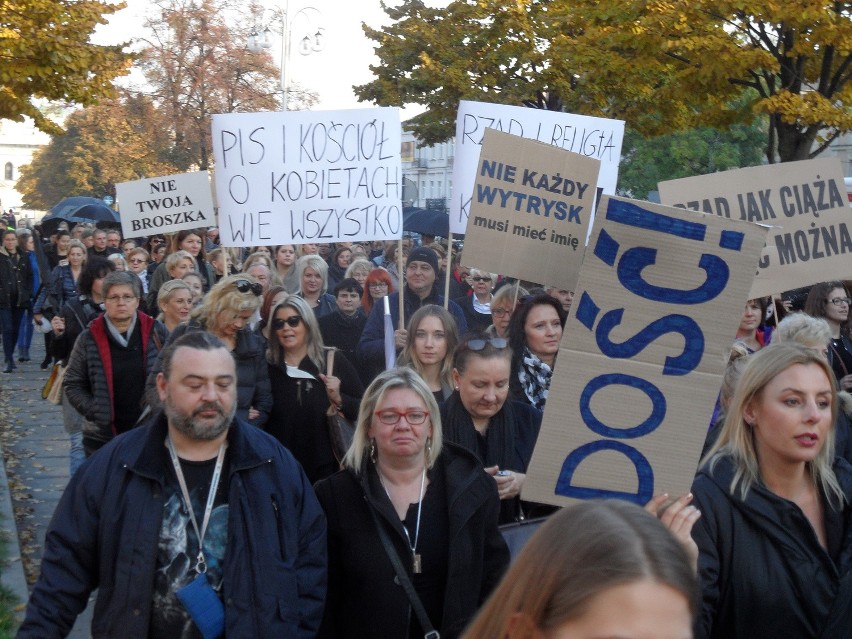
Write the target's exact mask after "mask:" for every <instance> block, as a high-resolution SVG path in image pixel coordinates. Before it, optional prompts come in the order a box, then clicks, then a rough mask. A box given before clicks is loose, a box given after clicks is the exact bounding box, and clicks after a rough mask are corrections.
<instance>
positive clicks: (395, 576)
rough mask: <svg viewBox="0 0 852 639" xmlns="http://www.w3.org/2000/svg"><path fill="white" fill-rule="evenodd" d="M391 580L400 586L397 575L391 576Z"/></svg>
mask: <svg viewBox="0 0 852 639" xmlns="http://www.w3.org/2000/svg"><path fill="white" fill-rule="evenodd" d="M393 582H394V583H395V584H396V585H397V586H401V585H402V584H400V583H399V577H398V576H397V575H394V576H393Z"/></svg>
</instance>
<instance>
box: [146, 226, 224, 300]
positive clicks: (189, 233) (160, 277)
mask: <svg viewBox="0 0 852 639" xmlns="http://www.w3.org/2000/svg"><path fill="white" fill-rule="evenodd" d="M204 239H205V233H204V230H203V229H188V230H183V231H178V232H177V233H175V234H174V235H172V236H171V238H170V239H169V254H171V253H176V252H177V251H186V252H187V253H189V254H190V255H191V256H192V259H193V260H195V270H196V271H198V272H199V273H200V274H201V277H202V278H204V292H205V293H206V292H207V291H209V290H210V288H211V287H212V286H213V284H215V283H216V276H215V275H214V273H213V267H212V266H210V264H209V263H208V262H207V256H206V255H205V253H204ZM170 279H172V277H171V276H170V275H169V272H168V271H167V270H166V266H165V264H163V263H161V264H160V265H159V266H158V267H157V269H156V270H155V271H154V274H153V275H152V276H151V277H150V279H149V282H148V296H147V303H148V308H156V307H157V291H159V290H160V286H162V285H163V282H167V281H169V280H170Z"/></svg>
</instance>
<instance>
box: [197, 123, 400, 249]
mask: <svg viewBox="0 0 852 639" xmlns="http://www.w3.org/2000/svg"><path fill="white" fill-rule="evenodd" d="M400 135H401V127H400V121H399V110H398V109H396V108H377V109H352V110H347V111H289V112H275V113H229V114H225V115H214V116H213V152H214V156H215V160H216V172H215V175H214V177H215V184H216V199H217V201H218V203H219V236H220V238H221V241H222V244H223V245H224V246H249V245H272V244H302V243H305V242H310V243H327V242H336V241H339V240H346V241H351V242H357V241H365V240H389V239H396V238H399V237H402V203H401V200H400V196H401V193H402V190H401V189H402V169H401V163H400V148H401V147H400Z"/></svg>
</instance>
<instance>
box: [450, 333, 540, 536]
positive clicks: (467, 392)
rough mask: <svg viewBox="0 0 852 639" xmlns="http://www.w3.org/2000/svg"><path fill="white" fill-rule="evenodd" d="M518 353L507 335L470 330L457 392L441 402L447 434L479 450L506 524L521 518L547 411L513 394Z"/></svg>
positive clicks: (458, 359)
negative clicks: (512, 378)
mask: <svg viewBox="0 0 852 639" xmlns="http://www.w3.org/2000/svg"><path fill="white" fill-rule="evenodd" d="M511 358H512V353H511V351H510V350H509V348H508V344H507V342H506V340H505V339H503V338H502V337H493V338H492V337H489V336H487V335H485V334H484V333H468V334H467V335H466V336H465V337H464V339H462V341H461V343H460V344H459V345H458V347H457V348H456V352H455V367H454V368H453V386H454V388H455V391H454V392H453V394H452V395H450V397H449V398H448V399H447V401H446V402H444V403H443V404H441V422H442V423H443V425H444V438H445V439H446V441H451V442H454V443H456V444H459V445H460V446H463V447H464V448H466V449H467V450H469V451H470V452H472V453H473V454H475V455H476V456H477V457H478V458H479V460H480V462H481V463H482V466H483V467H484V468H485V472H486V473H488V474H489V475H491V476H492V477H493V478H494V480H495V482H496V484H497V491H498V493H499V495H500V506H501V507H500V523H508V522H512V521H516V520H518V519H520V518H521V516H522V515H523V512H522V510H521V499H520V495H521V489H522V488H523V485H524V480H525V479H526V472H527V467H528V466H529V463H530V458H531V457H532V453H533V449H534V448H535V442H536V439H537V438H538V431H539V429H540V428H541V417H542V414H541V411H539V410H537V409H535V408H533V407H532V406H530V405H529V404H527V403H526V402H519V401H516V400H512V399H509V374H510V363H511Z"/></svg>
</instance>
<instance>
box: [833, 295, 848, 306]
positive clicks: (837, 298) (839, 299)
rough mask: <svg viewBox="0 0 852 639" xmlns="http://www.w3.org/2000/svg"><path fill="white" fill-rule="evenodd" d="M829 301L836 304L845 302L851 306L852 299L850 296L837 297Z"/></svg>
mask: <svg viewBox="0 0 852 639" xmlns="http://www.w3.org/2000/svg"><path fill="white" fill-rule="evenodd" d="M828 301H829V302H831V303H832V304H834V305H835V306H843V305H844V304H846V306H849V305H850V304H852V300H851V299H849V298H848V297H835V298H833V299H830V300H828Z"/></svg>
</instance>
